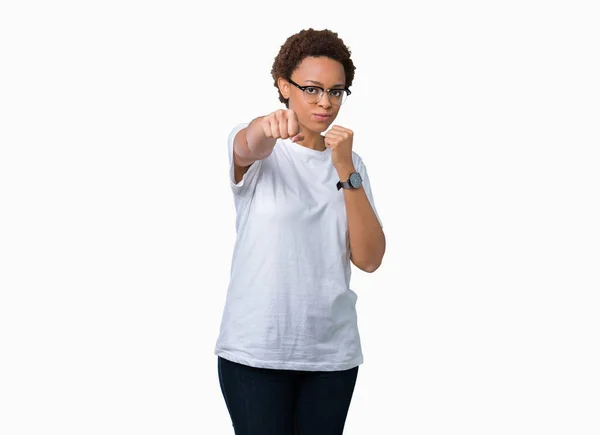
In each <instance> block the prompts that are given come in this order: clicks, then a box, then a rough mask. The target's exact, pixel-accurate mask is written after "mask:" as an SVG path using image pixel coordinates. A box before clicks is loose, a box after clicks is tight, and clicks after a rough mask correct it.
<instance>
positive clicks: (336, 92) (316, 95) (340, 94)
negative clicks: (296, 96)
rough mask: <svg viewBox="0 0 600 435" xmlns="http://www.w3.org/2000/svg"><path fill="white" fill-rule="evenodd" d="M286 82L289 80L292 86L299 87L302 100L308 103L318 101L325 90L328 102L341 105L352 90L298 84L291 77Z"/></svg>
mask: <svg viewBox="0 0 600 435" xmlns="http://www.w3.org/2000/svg"><path fill="white" fill-rule="evenodd" d="M288 82H290V83H291V84H293V85H294V86H296V87H297V88H298V89H300V90H301V91H302V95H304V101H306V102H307V103H309V104H315V103H318V102H319V101H321V98H322V97H323V94H324V93H325V91H327V93H328V94H329V95H328V96H329V102H330V103H331V104H333V105H334V106H341V105H342V103H343V102H344V101H346V98H347V97H348V95H350V94H351V93H352V92H350V89H347V88H346V89H341V88H337V89H323V88H322V87H320V86H313V85H309V86H300V85H299V84H298V83H296V82H294V81H293V80H292V79H288Z"/></svg>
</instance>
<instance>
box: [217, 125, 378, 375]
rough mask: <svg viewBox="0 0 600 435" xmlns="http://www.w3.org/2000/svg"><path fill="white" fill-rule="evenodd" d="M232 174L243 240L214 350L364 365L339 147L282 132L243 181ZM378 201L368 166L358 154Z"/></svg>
mask: <svg viewBox="0 0 600 435" xmlns="http://www.w3.org/2000/svg"><path fill="white" fill-rule="evenodd" d="M247 126H248V124H240V125H238V126H236V127H235V128H234V129H233V131H232V132H231V134H230V135H229V140H228V153H229V181H230V185H231V189H232V192H233V198H234V203H235V209H236V232H237V237H236V242H235V246H234V251H233V257H232V263H231V276H230V282H229V288H228V290H227V296H226V300H225V307H224V309H223V316H222V320H221V326H220V333H219V337H218V339H217V342H216V346H215V350H214V353H215V354H216V355H219V356H221V357H222V358H225V359H228V360H230V361H233V362H237V363H240V364H245V365H249V366H253V367H261V368H271V369H288V370H307V371H335V370H347V369H350V368H353V367H355V366H358V365H360V364H362V362H363V354H362V349H361V342H360V335H359V331H358V325H357V313H356V301H357V295H356V293H355V292H354V291H353V290H351V289H350V287H349V286H350V276H351V266H350V265H351V263H350V250H349V239H348V225H347V220H346V208H345V203H344V193H343V189H342V190H338V189H337V187H336V184H337V182H338V181H339V178H338V175H337V172H336V170H335V168H334V167H333V165H332V163H331V149H329V148H328V149H326V150H325V151H317V150H312V149H310V148H306V147H304V146H302V145H300V144H297V143H293V142H292V141H291V140H290V139H278V140H277V142H276V144H275V147H274V149H273V152H272V153H271V155H269V157H267V158H266V159H264V160H258V161H256V162H254V163H253V164H252V165H251V166H250V168H249V169H248V171H247V172H246V174H245V175H244V177H243V179H242V180H241V181H240V182H239V183H237V184H236V183H235V178H234V165H233V139H234V137H235V135H236V133H237V132H238V131H239V130H241V129H242V128H244V127H247ZM352 158H353V162H354V167H355V168H356V170H357V171H358V172H359V173H360V174H361V176H362V179H363V186H364V189H365V192H366V194H367V197H368V199H369V202H370V203H371V207H372V208H373V210H374V212H375V214H376V215H377V219H378V220H379V223H380V224H381V219H380V218H379V215H378V214H377V210H376V209H375V203H374V201H373V195H372V193H371V186H370V183H369V177H368V174H367V169H366V167H365V165H364V163H363V162H362V159H361V158H360V157H359V155H358V154H356V153H355V152H353V155H352Z"/></svg>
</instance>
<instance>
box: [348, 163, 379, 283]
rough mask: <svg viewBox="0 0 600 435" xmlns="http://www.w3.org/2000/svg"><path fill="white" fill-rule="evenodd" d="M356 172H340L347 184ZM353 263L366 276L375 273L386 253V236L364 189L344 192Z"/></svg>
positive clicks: (349, 170)
mask: <svg viewBox="0 0 600 435" xmlns="http://www.w3.org/2000/svg"><path fill="white" fill-rule="evenodd" d="M354 171H355V169H354V167H352V166H346V167H343V168H337V172H338V175H339V176H340V180H347V179H348V177H349V176H350V174H351V173H352V172H354ZM343 192H344V202H345V205H346V216H347V221H348V234H349V238H350V252H351V259H352V263H354V265H355V266H356V267H358V268H359V269H361V270H363V271H365V272H374V271H375V270H376V269H377V268H378V267H379V266H380V265H381V261H382V259H383V255H384V253H385V235H384V233H383V229H382V228H381V225H380V224H379V220H378V219H377V216H376V215H375V212H374V211H373V208H372V207H371V203H370V202H369V198H368V197H367V194H366V192H365V189H364V188H363V187H362V186H361V187H360V188H358V189H343Z"/></svg>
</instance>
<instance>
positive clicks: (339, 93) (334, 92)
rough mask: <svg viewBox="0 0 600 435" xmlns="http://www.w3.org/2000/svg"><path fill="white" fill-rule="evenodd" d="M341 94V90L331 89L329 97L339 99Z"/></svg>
mask: <svg viewBox="0 0 600 435" xmlns="http://www.w3.org/2000/svg"><path fill="white" fill-rule="evenodd" d="M342 92H344V90H343V89H332V90H331V91H329V95H331V96H332V97H336V98H339V97H341V96H342Z"/></svg>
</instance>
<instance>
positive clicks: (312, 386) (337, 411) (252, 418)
mask: <svg viewBox="0 0 600 435" xmlns="http://www.w3.org/2000/svg"><path fill="white" fill-rule="evenodd" d="M218 372H219V382H220V384H221V391H222V392H223V397H224V398H225V404H226V405H227V410H228V411H229V415H230V416H231V421H232V424H233V428H234V431H235V435H341V434H342V433H343V430H344V423H345V421H346V416H347V414H348V408H349V407H350V401H351V399H352V393H353V392H354V385H355V384H356V378H357V375H358V366H357V367H354V368H352V369H349V370H341V371H334V372H323V371H320V372H311V371H300V370H275V369H263V368H256V367H250V366H247V365H243V364H238V363H235V362H232V361H229V360H226V359H224V358H221V357H218Z"/></svg>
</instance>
